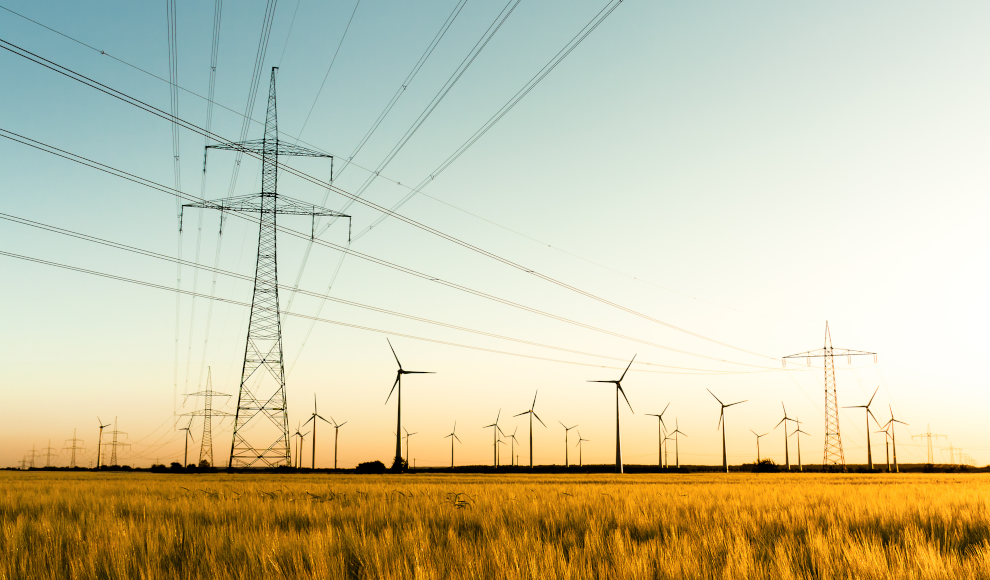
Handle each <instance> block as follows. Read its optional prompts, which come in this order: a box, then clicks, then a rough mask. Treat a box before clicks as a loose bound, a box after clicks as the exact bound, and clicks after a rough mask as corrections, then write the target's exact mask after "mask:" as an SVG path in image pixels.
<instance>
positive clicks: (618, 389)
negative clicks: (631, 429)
mask: <svg viewBox="0 0 990 580" xmlns="http://www.w3.org/2000/svg"><path fill="white" fill-rule="evenodd" d="M634 360H636V355H633V357H632V360H630V361H629V364H628V365H626V370H624V371H622V376H621V377H619V380H617V381H588V382H589V383H611V384H613V385H615V472H616V473H623V471H624V470H623V466H622V434H621V431H620V430H619V393H622V398H623V399H625V400H626V404H627V405H629V411H631V412H632V413H634V414H635V413H636V411H633V408H632V403H630V402H629V397H627V396H626V391H625V390H623V388H622V379H624V378H626V373H628V372H629V367H631V366H632V364H633V361H634Z"/></svg>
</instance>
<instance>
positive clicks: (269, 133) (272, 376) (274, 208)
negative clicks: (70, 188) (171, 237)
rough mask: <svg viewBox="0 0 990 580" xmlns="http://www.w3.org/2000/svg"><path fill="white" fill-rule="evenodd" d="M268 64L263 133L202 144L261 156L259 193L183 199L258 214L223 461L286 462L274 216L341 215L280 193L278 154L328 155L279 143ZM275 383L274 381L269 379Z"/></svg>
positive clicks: (288, 461)
mask: <svg viewBox="0 0 990 580" xmlns="http://www.w3.org/2000/svg"><path fill="white" fill-rule="evenodd" d="M277 71H278V67H272V76H271V83H270V84H269V88H268V116H267V117H266V118H265V135H264V137H263V138H262V139H256V140H253V141H243V142H240V143H228V144H220V145H209V146H208V147H207V149H222V150H226V151H237V152H241V153H251V154H253V155H255V156H257V157H261V193H259V194H251V195H245V196H236V197H227V198H225V199H223V200H219V201H203V202H200V203H193V204H187V205H184V206H183V208H186V207H195V208H200V209H215V210H219V211H220V215H221V222H222V219H223V218H222V216H223V214H224V213H225V212H236V213H249V214H258V215H259V219H258V257H257V263H256V268H255V277H254V294H253V297H252V299H251V317H250V320H249V322H248V333H247V340H246V344H245V346H244V364H243V366H242V367H241V384H240V390H239V392H238V395H237V411H236V413H235V415H234V435H233V438H232V440H231V443H230V459H229V460H228V463H227V465H228V467H231V468H233V467H242V468H243V467H252V466H254V467H276V466H278V465H286V466H289V465H291V464H292V457H291V454H290V445H291V441H290V439H289V418H288V415H287V412H286V408H287V400H286V393H285V364H284V361H283V357H282V321H281V317H280V314H279V303H278V267H277V266H278V264H277V260H276V257H275V255H276V252H275V248H276V243H275V241H276V240H275V231H276V216H278V215H279V214H281V215H307V216H310V217H311V218H312V222H313V232H314V235H315V231H316V218H317V216H332V217H346V218H350V216H347V215H344V214H342V213H339V212H335V211H331V210H329V209H326V208H322V207H317V206H315V205H312V204H307V203H303V202H301V201H298V200H295V199H292V198H289V197H286V196H282V195H279V194H278V192H277V189H278V188H277V185H278V158H279V156H280V155H281V156H285V155H293V156H297V157H325V158H329V159H331V179H333V176H332V173H333V166H332V160H333V157H332V156H330V155H326V154H324V153H320V152H318V151H314V150H312V149H307V148H305V147H300V146H298V145H290V144H286V143H280V142H279V138H278V115H277V113H276V107H275V74H276V72H277ZM273 383H274V384H273Z"/></svg>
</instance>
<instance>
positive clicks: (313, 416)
mask: <svg viewBox="0 0 990 580" xmlns="http://www.w3.org/2000/svg"><path fill="white" fill-rule="evenodd" d="M313 419H316V415H310V416H309V419H306V422H305V423H303V426H306V425H309V422H310V421H312V420H313Z"/></svg>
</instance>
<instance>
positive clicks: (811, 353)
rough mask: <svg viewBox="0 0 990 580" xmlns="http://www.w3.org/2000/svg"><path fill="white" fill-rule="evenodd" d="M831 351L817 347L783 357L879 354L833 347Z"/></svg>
mask: <svg viewBox="0 0 990 580" xmlns="http://www.w3.org/2000/svg"><path fill="white" fill-rule="evenodd" d="M829 350H830V351H831V352H826V350H825V349H824V348H816V349H815V350H809V351H805V352H799V353H797V354H789V355H787V356H785V357H781V358H785V359H787V358H824V357H827V356H839V357H842V356H877V353H875V352H867V351H865V350H851V349H848V348H833V349H829Z"/></svg>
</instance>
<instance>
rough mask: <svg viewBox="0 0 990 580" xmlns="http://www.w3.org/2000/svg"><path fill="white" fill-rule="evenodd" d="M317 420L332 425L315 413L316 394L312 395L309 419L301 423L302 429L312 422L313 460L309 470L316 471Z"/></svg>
mask: <svg viewBox="0 0 990 580" xmlns="http://www.w3.org/2000/svg"><path fill="white" fill-rule="evenodd" d="M317 419H319V420H320V421H323V422H324V423H326V424H327V425H333V423H331V422H330V421H327V420H326V419H324V418H323V416H322V415H320V414H319V412H317V410H316V393H313V414H312V415H310V416H309V419H306V422H305V423H303V427H305V426H306V425H309V422H310V421H312V422H313V459H312V462H311V465H310V469H316V423H317V421H316V420H317ZM334 439H335V440H336V436H335V437H334ZM335 447H336V443H335ZM334 455H336V451H334Z"/></svg>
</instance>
